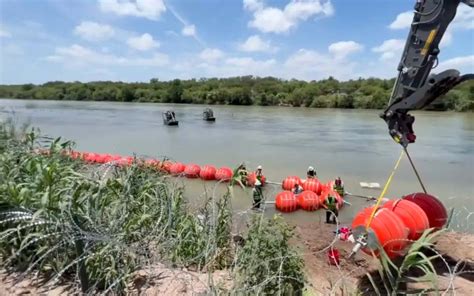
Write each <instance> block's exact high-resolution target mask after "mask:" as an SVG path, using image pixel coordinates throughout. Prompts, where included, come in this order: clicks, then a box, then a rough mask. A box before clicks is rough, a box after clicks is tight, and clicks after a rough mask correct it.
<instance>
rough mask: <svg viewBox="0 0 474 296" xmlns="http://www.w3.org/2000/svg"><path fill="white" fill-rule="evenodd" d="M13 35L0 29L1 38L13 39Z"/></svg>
mask: <svg viewBox="0 0 474 296" xmlns="http://www.w3.org/2000/svg"><path fill="white" fill-rule="evenodd" d="M11 36H12V34H10V32H8V31H7V30H6V29H5V28H2V27H0V37H11Z"/></svg>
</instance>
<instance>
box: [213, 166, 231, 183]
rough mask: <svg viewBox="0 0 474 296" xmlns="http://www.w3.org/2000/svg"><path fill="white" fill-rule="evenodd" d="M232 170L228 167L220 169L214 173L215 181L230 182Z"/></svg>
mask: <svg viewBox="0 0 474 296" xmlns="http://www.w3.org/2000/svg"><path fill="white" fill-rule="evenodd" d="M232 174H233V172H232V169H231V168H228V167H221V168H220V169H218V170H217V171H216V180H217V181H230V179H231V178H232Z"/></svg>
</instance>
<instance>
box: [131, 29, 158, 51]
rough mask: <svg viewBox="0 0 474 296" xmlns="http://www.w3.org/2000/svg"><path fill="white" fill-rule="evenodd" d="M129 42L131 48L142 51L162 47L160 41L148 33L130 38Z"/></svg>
mask: <svg viewBox="0 0 474 296" xmlns="http://www.w3.org/2000/svg"><path fill="white" fill-rule="evenodd" d="M127 44H128V46H130V47H131V48H133V49H136V50H141V51H147V50H150V49H153V48H158V47H160V43H159V42H157V41H155V40H154V39H153V36H151V35H150V34H148V33H145V34H143V35H141V36H138V37H131V38H129V39H128V40H127Z"/></svg>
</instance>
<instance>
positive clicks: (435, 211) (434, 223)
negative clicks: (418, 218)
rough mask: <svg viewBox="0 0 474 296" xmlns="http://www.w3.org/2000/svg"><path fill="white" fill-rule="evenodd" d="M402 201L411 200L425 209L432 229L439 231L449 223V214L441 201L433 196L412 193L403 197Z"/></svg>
mask: <svg viewBox="0 0 474 296" xmlns="http://www.w3.org/2000/svg"><path fill="white" fill-rule="evenodd" d="M402 199H405V200H409V201H411V202H414V203H415V204H417V205H418V206H419V207H420V208H422V209H423V211H424V212H425V214H426V216H428V221H429V224H430V228H434V229H436V230H439V229H441V228H443V226H444V225H445V224H446V222H447V221H448V212H447V211H446V208H445V207H444V205H443V203H441V201H440V200H439V199H438V198H436V197H434V196H433V195H430V194H426V193H421V192H419V193H412V194H409V195H406V196H404V197H402Z"/></svg>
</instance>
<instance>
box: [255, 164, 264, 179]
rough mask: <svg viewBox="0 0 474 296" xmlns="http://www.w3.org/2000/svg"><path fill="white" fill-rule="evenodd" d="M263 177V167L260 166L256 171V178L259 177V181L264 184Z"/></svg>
mask: <svg viewBox="0 0 474 296" xmlns="http://www.w3.org/2000/svg"><path fill="white" fill-rule="evenodd" d="M262 176H263V173H262V166H261V165H259V166H258V167H257V170H256V171H255V177H257V180H259V181H260V182H262Z"/></svg>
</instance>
